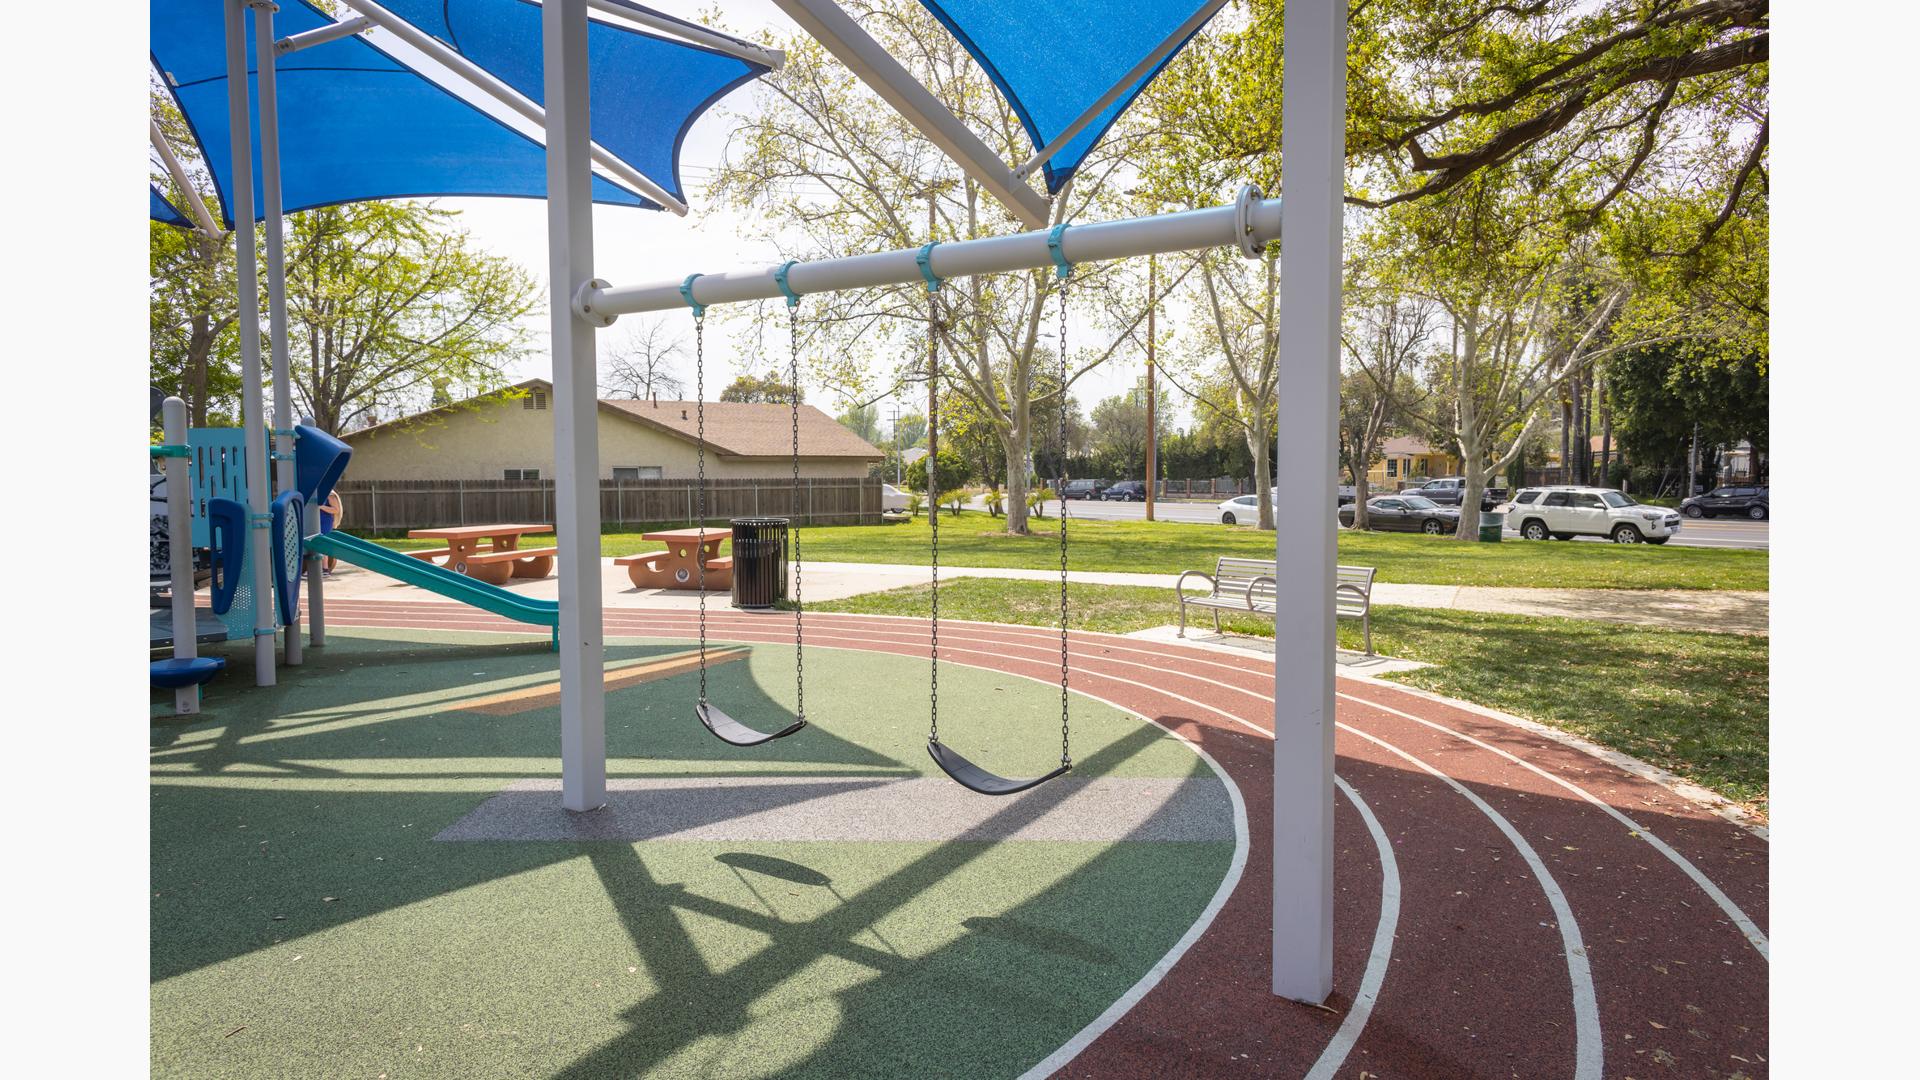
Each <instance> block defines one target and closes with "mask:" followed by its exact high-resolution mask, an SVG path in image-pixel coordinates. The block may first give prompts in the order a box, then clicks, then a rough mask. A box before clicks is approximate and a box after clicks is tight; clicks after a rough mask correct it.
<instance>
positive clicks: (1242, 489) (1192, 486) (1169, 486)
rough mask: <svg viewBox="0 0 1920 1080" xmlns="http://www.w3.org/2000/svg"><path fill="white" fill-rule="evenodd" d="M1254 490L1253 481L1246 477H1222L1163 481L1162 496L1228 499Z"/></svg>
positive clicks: (1161, 484)
mask: <svg viewBox="0 0 1920 1080" xmlns="http://www.w3.org/2000/svg"><path fill="white" fill-rule="evenodd" d="M1252 490H1253V481H1252V480H1250V479H1248V478H1246V477H1235V476H1221V477H1216V478H1214V479H1212V480H1162V481H1160V494H1161V495H1172V496H1176V497H1177V496H1197V495H1217V496H1219V497H1221V498H1226V497H1227V496H1229V495H1244V494H1246V493H1247V492H1249V491H1252Z"/></svg>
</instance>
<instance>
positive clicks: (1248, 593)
mask: <svg viewBox="0 0 1920 1080" xmlns="http://www.w3.org/2000/svg"><path fill="white" fill-rule="evenodd" d="M1263 581H1264V582H1266V583H1267V584H1268V585H1270V586H1272V587H1273V591H1274V594H1275V595H1274V600H1275V602H1276V606H1277V604H1278V601H1279V596H1278V594H1279V592H1280V582H1279V581H1278V580H1276V579H1275V578H1274V576H1273V575H1272V574H1261V575H1260V576H1259V577H1257V578H1254V579H1253V580H1252V581H1249V582H1247V587H1246V588H1245V589H1242V590H1241V594H1242V595H1243V596H1244V597H1245V598H1246V601H1247V610H1248V611H1255V610H1258V609H1257V608H1255V607H1254V606H1253V587H1254V586H1255V585H1258V584H1260V583H1261V582H1263Z"/></svg>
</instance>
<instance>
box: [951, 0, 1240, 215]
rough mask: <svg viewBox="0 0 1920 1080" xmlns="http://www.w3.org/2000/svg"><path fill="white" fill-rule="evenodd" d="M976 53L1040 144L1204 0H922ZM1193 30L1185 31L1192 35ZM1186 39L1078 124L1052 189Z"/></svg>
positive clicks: (1051, 172)
mask: <svg viewBox="0 0 1920 1080" xmlns="http://www.w3.org/2000/svg"><path fill="white" fill-rule="evenodd" d="M920 4H921V6H923V7H925V8H926V9H927V10H928V11H930V12H932V13H933V16H934V17H935V18H937V19H939V20H940V22H941V23H942V24H943V25H944V26H946V28H947V29H948V30H949V31H951V32H952V34H953V36H954V37H955V38H957V39H958V40H959V42H960V44H961V45H962V46H963V47H964V48H965V49H966V50H967V52H969V53H971V54H973V58H974V60H976V61H978V62H979V64H980V66H981V67H982V68H985V69H986V72H987V76H988V77H989V78H991V79H992V80H993V83H994V85H995V86H998V87H999V88H1000V93H1001V94H1003V95H1004V96H1005V97H1006V99H1007V104H1008V105H1011V106H1012V107H1013V111H1014V113H1015V114H1016V115H1018V116H1019V117H1020V123H1021V124H1022V125H1023V126H1025V127H1026V129H1027V136H1028V137H1029V138H1031V139H1032V140H1033V148H1034V149H1035V150H1036V151H1038V150H1042V149H1044V148H1045V147H1046V145H1047V144H1048V143H1049V142H1052V141H1053V139H1054V137H1055V136H1057V135H1059V134H1060V133H1061V132H1063V131H1065V130H1066V129H1067V128H1069V127H1071V126H1072V124H1073V122H1074V121H1075V120H1078V119H1079V118H1080V115H1081V114H1082V113H1084V112H1086V111H1087V110H1088V109H1089V108H1091V107H1092V106H1093V104H1094V103H1095V102H1097V101H1099V100H1100V98H1101V97H1103V96H1104V95H1105V94H1106V92H1107V91H1108V90H1111V89H1112V88H1113V87H1114V85H1115V84H1117V83H1118V82H1120V80H1122V79H1124V78H1126V75H1127V72H1129V71H1131V70H1133V67H1134V65H1136V64H1138V63H1140V61H1142V60H1144V59H1146V57H1147V56H1148V55H1149V54H1150V53H1152V52H1153V50H1154V49H1155V48H1157V47H1158V46H1159V45H1160V43H1161V42H1163V41H1165V40H1166V39H1167V38H1168V37H1170V36H1172V35H1173V33H1174V32H1175V31H1176V30H1178V29H1179V28H1180V26H1181V24H1183V23H1185V22H1186V21H1187V19H1188V17H1189V16H1191V15H1193V13H1194V12H1196V11H1198V10H1199V9H1200V8H1201V7H1202V6H1203V0H1045V2H1043V3H1036V2H1035V0H920ZM1190 38H1191V35H1189V39H1190ZM1185 46H1186V41H1185V40H1183V41H1181V42H1180V45H1179V47H1177V48H1175V49H1174V50H1173V51H1172V52H1169V53H1168V54H1167V55H1166V57H1165V58H1163V59H1162V60H1161V61H1160V62H1159V63H1158V64H1156V65H1154V67H1153V69H1152V70H1150V71H1148V72H1147V73H1146V74H1145V75H1143V76H1142V77H1141V78H1140V79H1139V81H1138V82H1136V83H1134V85H1133V86H1132V87H1131V88H1130V89H1128V90H1127V91H1126V92H1125V93H1123V94H1121V95H1120V97H1119V98H1117V99H1116V100H1115V101H1114V102H1113V104H1111V105H1109V106H1107V108H1106V109H1105V110H1104V111H1103V112H1101V114H1100V115H1099V116H1098V117H1096V118H1095V119H1094V120H1093V121H1092V122H1091V123H1089V124H1088V125H1087V126H1086V127H1084V128H1082V129H1081V130H1080V133H1079V134H1078V135H1075V136H1074V137H1073V139H1072V140H1071V141H1069V142H1068V143H1067V145H1065V146H1063V147H1061V148H1060V150H1059V151H1058V152H1056V153H1055V154H1054V155H1053V157H1051V158H1050V159H1048V161H1047V162H1046V165H1045V170H1046V179H1047V190H1048V191H1050V192H1057V191H1059V190H1060V187H1061V185H1063V184H1065V183H1066V182H1067V180H1068V179H1069V178H1071V177H1072V176H1073V172H1074V170H1075V169H1078V168H1079V167H1080V163H1081V162H1082V161H1083V160H1085V159H1086V156H1087V152H1088V151H1090V150H1092V149H1093V147H1094V144H1096V143H1098V142H1099V141H1100V138H1101V136H1103V135H1105V134H1106V133H1107V129H1108V128H1111V127H1112V126H1113V122H1114V121H1115V120H1117V119H1119V117H1120V114H1121V113H1122V112H1124V111H1126V108H1127V106H1128V105H1131V104H1132V103H1133V99H1134V98H1135V97H1137V96H1139V94H1140V91H1141V90H1143V89H1145V88H1146V85H1147V84H1148V83H1150V82H1152V81H1153V79H1154V77H1155V76H1156V75H1159V74H1160V71H1161V69H1162V68H1164V67H1165V66H1166V64H1167V61H1168V60H1171V59H1172V58H1173V57H1174V56H1176V55H1178V53H1179V51H1180V48H1184V47H1185Z"/></svg>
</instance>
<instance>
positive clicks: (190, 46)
mask: <svg viewBox="0 0 1920 1080" xmlns="http://www.w3.org/2000/svg"><path fill="white" fill-rule="evenodd" d="M150 5H151V7H150V14H151V19H152V23H151V31H150V33H151V39H150V44H151V48H152V58H153V63H154V65H155V67H156V68H158V69H159V71H160V72H161V73H162V75H163V76H164V77H165V79H166V81H167V83H168V86H169V88H170V89H171V90H172V92H173V96H174V99H175V101H176V102H177V103H178V104H179V106H180V109H181V111H182V112H183V113H184V114H185V116H186V120H187V123H188V125H189V126H190V127H191V128H192V129H193V132H194V137H195V139H196V140H197V141H198V142H199V144H200V147H201V149H202V151H203V153H204V157H205V160H206V163H207V165H208V167H209V170H210V171H211V172H212V174H213V181H214V185H215V188H216V193H217V195H218V196H219V201H220V212H221V217H222V219H223V221H224V222H225V223H226V225H227V227H228V228H232V227H233V213H232V209H231V204H230V199H229V196H228V193H229V192H230V191H232V184H233V177H232V167H231V155H230V154H229V152H228V149H227V147H228V124H227V85H226V52H225V49H226V45H225V40H226V39H225V22H224V19H223V5H222V3H221V0H150ZM534 14H535V16H536V17H537V16H538V14H539V13H538V11H537V10H536V11H535V12H534ZM331 21H332V20H330V19H328V18H326V17H325V16H323V15H322V14H320V12H319V11H317V10H315V9H314V8H313V7H312V6H311V5H310V4H308V3H306V2H305V0H283V3H282V4H281V8H280V12H279V14H278V15H276V16H275V19H274V32H275V34H276V35H277V36H279V37H286V36H288V35H291V34H296V33H301V32H304V31H307V30H312V29H315V28H318V27H320V26H324V25H327V24H328V23H330V22H331ZM536 21H537V19H536ZM252 37H253V35H252V29H251V25H250V24H249V27H248V33H247V43H248V50H247V51H248V57H249V63H250V64H251V62H252V54H253V49H252ZM531 48H532V49H533V50H534V55H535V58H536V59H535V63H536V65H537V63H538V59H537V58H538V50H539V36H538V29H537V26H536V29H535V33H534V38H533V41H532V45H531ZM275 68H276V73H277V77H278V78H277V82H278V88H279V113H280V117H279V118H280V156H281V169H280V175H281V199H282V203H283V205H284V207H285V209H286V210H287V211H288V212H293V211H296V210H308V209H313V208H315V207H320V206H331V205H334V204H337V203H344V202H355V201H359V200H365V199H390V198H407V197H418V198H429V197H434V196H443V195H505V196H522V197H528V198H544V197H546V193H547V178H546V151H545V149H544V148H543V147H541V145H540V144H539V143H537V142H535V141H534V140H532V139H530V138H528V137H527V136H525V135H522V134H520V133H519V132H517V131H515V130H514V129H513V128H511V127H509V126H507V125H506V124H505V123H503V122H502V121H500V120H497V119H495V118H494V117H492V116H490V115H488V114H487V113H486V112H484V111H482V110H481V109H479V108H476V107H475V106H473V105H471V104H469V103H468V102H466V101H464V100H462V99H461V98H459V97H457V96H455V95H454V94H453V93H451V92H449V91H448V90H445V89H442V88H441V87H440V86H438V85H436V84H435V83H434V82H432V81H431V80H429V79H427V78H425V77H423V76H422V75H420V74H419V73H417V72H415V71H413V70H412V69H410V68H408V67H406V66H405V65H404V64H402V63H400V62H399V61H398V60H395V59H394V58H393V57H391V56H389V55H387V54H386V53H385V52H383V51H381V50H380V49H378V48H375V47H374V46H373V45H371V44H369V43H368V42H367V41H365V40H362V39H360V38H357V37H349V38H341V39H339V40H336V41H330V42H327V43H326V44H323V45H316V46H314V47H312V48H309V49H303V50H301V51H300V52H297V53H293V54H291V55H288V56H282V57H280V58H279V59H278V62H277V63H276V65H275ZM254 89H255V90H256V91H257V87H255V88H254ZM615 100H616V101H617V100H618V99H617V97H616V98H615ZM256 101H257V98H256ZM602 107H603V108H605V107H606V104H605V103H604V101H603V103H602ZM253 123H254V127H255V136H256V137H255V143H254V197H255V201H254V206H255V207H256V211H257V208H259V207H260V205H261V198H260V168H259V161H260V156H259V143H258V125H259V114H258V108H257V104H256V107H255V109H254V113H253ZM593 198H594V200H595V201H596V202H603V203H614V204H618V205H624V206H641V207H648V208H652V209H658V206H657V205H656V204H655V203H653V202H652V201H651V200H648V199H645V198H642V197H641V196H639V195H637V194H634V193H633V192H630V191H627V190H626V189H625V188H622V187H620V186H618V185H616V184H613V183H611V182H609V181H607V180H605V179H603V178H601V177H598V176H596V177H594V180H593ZM256 217H257V212H256Z"/></svg>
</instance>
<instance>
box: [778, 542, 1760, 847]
mask: <svg viewBox="0 0 1920 1080" xmlns="http://www.w3.org/2000/svg"><path fill="white" fill-rule="evenodd" d="M1416 539H1419V538H1416ZM943 540H944V535H943ZM1501 546H1502V547H1506V546H1509V545H1505V544H1503V545H1501ZM1536 546H1542V545H1536ZM1565 546H1571V545H1565ZM1593 546H1595V547H1597V546H1598V545H1593ZM1561 550H1564V547H1562V548H1561ZM1603 550H1604V549H1603ZM1663 554H1664V553H1663ZM927 597H928V591H927V589H926V588H925V587H924V586H917V587H913V588H906V589H894V590H891V591H889V592H881V593H868V594H866V595H864V596H855V597H849V598H847V599H845V600H836V601H832V602H828V603H820V604H810V605H808V610H809V611H846V612H860V613H869V614H882V615H919V616H922V617H925V616H926V615H927V614H928V602H927ZM1069 604H1070V611H1071V621H1072V623H1073V625H1074V626H1075V627H1076V628H1078V629H1083V630H1097V631H1105V632H1108V633H1128V632H1130V631H1134V630H1142V629H1145V628H1147V627H1150V626H1164V625H1168V624H1171V623H1173V622H1174V621H1175V620H1176V618H1177V614H1176V610H1175V606H1174V603H1173V600H1172V599H1171V597H1170V596H1169V594H1168V592H1167V590H1165V589H1155V588H1142V587H1138V586H1114V585H1074V586H1070V587H1069ZM1059 605H1060V591H1059V587H1058V586H1057V585H1051V584H1048V583H1046V582H1038V581H1004V580H996V579H992V578H958V579H955V580H954V581H953V582H952V583H951V584H948V585H943V586H942V587H941V589H940V614H941V615H942V617H945V618H952V619H977V620H981V621H987V622H1003V623H1021V624H1028V625H1034V626H1051V625H1057V624H1058V620H1059V612H1060V606H1059ZM1203 617H1204V616H1203ZM1221 621H1222V625H1223V626H1226V627H1227V628H1229V629H1231V630H1233V631H1235V632H1239V633H1249V634H1259V635H1262V636H1268V637H1270V636H1272V634H1273V626H1272V624H1271V623H1270V622H1268V623H1264V624H1263V623H1262V622H1261V621H1260V620H1258V619H1250V618H1245V617H1240V618H1223V619H1222V620H1221ZM1340 644H1341V646H1342V647H1343V648H1349V649H1358V648H1360V627H1359V625H1358V624H1357V623H1355V622H1352V621H1350V620H1341V622H1340ZM1373 644H1374V648H1375V650H1376V651H1378V652H1382V653H1386V654H1388V655H1390V656H1398V657H1404V658H1406V659H1409V660H1422V661H1425V662H1427V663H1430V664H1432V665H1433V666H1432V667H1430V668H1423V669H1421V670H1419V671H1410V672H1402V673H1399V674H1396V675H1390V676H1387V677H1388V678H1390V679H1393V680H1395V681H1398V682H1403V683H1406V684H1407V685H1409V686H1418V687H1422V688H1424V689H1428V690H1432V691H1435V692H1436V693H1441V694H1446V695H1448V696H1451V697H1457V698H1461V699H1464V700H1466V701H1471V702H1474V703H1476V704H1479V705H1485V706H1488V707H1490V708H1495V709H1501V710H1504V711H1506V712H1510V713H1514V714H1517V715H1519V716H1524V717H1527V718H1529V719H1532V720H1538V721H1540V722H1542V723H1546V724H1551V725H1553V726H1554V727H1557V728H1560V729H1561V730H1563V731H1569V732H1572V733H1573V734H1576V735H1580V736H1582V737H1584V738H1588V739H1591V740H1593V741H1594V742H1597V743H1600V744H1601V745H1603V746H1608V747H1612V748H1613V749H1615V750H1619V751H1621V752H1623V753H1627V754H1631V755H1633V756H1634V757H1637V758H1639V759H1641V760H1642V761H1646V762H1650V763H1652V764H1654V765H1658V766H1659V767H1661V768H1663V769H1667V770H1669V771H1671V772H1674V773H1676V774H1678V775H1680V776H1684V777H1686V778H1688V779H1689V780H1692V781H1694V782H1695V783H1698V784H1700V785H1701V786H1703V787H1707V788H1711V789H1712V790H1714V791H1717V792H1719V793H1720V794H1722V795H1724V796H1726V797H1727V798H1729V799H1732V800H1734V801H1736V802H1739V803H1742V804H1745V805H1746V806H1748V807H1750V808H1752V809H1754V810H1755V811H1756V812H1758V813H1761V814H1763V815H1764V814H1765V813H1766V808H1767V798H1768V795H1767V724H1768V709H1767V695H1768V682H1767V652H1768V648H1767V639H1766V638H1765V637H1757V636H1749V635H1740V634H1712V633H1701V632H1692V631H1677V630H1655V629H1649V628H1645V627H1638V626H1626V625H1622V624H1618V623H1607V622H1597V621H1589V620H1584V619H1553V618H1532V617H1528V616H1521V615H1490V614H1482V613H1479V612H1469V611H1449V610H1436V609H1428V608H1404V607H1376V608H1374V610H1373Z"/></svg>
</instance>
